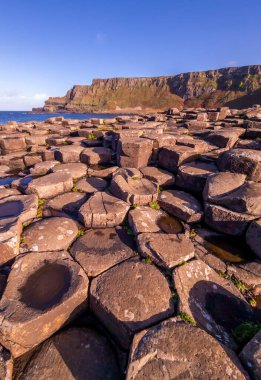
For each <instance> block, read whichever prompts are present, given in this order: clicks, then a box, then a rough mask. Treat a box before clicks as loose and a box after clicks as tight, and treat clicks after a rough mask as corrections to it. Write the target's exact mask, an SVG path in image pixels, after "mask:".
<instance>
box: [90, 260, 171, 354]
mask: <svg viewBox="0 0 261 380" xmlns="http://www.w3.org/2000/svg"><path fill="white" fill-rule="evenodd" d="M112 294H117V297H116V298H113V297H112ZM90 297H91V298H90V305H91V310H92V311H93V312H94V314H96V315H97V317H98V318H99V319H100V320H101V321H102V322H103V323H104V324H105V325H106V326H107V328H108V329H109V331H110V332H111V333H112V334H113V335H114V337H115V339H116V340H117V341H118V342H119V343H120V344H121V346H122V347H124V348H129V347H130V344H131V339H132V336H133V334H135V333H136V332H138V331H140V330H142V329H144V328H146V327H148V326H149V325H151V324H154V323H157V322H159V321H161V320H162V319H165V318H167V317H169V316H170V315H171V314H172V313H173V305H172V303H171V293H170V290H169V287H168V283H167V281H166V279H165V278H164V276H163V275H162V274H161V273H160V271H159V270H157V269H156V268H155V267H154V266H152V265H149V264H146V263H142V262H140V261H138V260H137V259H130V260H127V261H125V262H124V263H121V264H120V265H117V266H116V267H114V268H112V269H110V270H108V271H107V272H105V273H103V274H101V275H100V276H98V277H96V278H95V279H94V280H93V281H92V285H91V296H90Z"/></svg>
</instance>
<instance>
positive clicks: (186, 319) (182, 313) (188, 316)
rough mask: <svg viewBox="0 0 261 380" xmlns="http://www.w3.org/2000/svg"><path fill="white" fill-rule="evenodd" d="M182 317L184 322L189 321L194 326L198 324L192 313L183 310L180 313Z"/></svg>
mask: <svg viewBox="0 0 261 380" xmlns="http://www.w3.org/2000/svg"><path fill="white" fill-rule="evenodd" d="M179 316H180V318H181V319H182V321H184V322H187V323H189V324H190V325H192V326H195V325H196V321H195V320H194V318H193V317H191V315H189V314H187V313H184V312H181V313H180V314H179Z"/></svg>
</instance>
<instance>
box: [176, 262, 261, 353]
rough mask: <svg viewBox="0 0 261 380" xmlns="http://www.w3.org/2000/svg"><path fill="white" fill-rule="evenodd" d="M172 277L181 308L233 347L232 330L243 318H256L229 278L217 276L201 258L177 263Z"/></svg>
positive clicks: (204, 327)
mask: <svg viewBox="0 0 261 380" xmlns="http://www.w3.org/2000/svg"><path fill="white" fill-rule="evenodd" d="M173 280H174V283H175V287H176V289H177V292H178V295H179V299H180V310H181V311H182V312H183V313H186V314H188V315H190V316H191V317H192V318H193V319H194V320H195V322H196V324H197V325H198V326H200V327H201V328H203V329H205V330H206V331H207V332H208V333H209V334H211V335H213V336H214V337H215V338H216V339H218V340H219V341H220V342H221V343H223V344H224V345H226V346H228V347H230V348H231V349H235V348H236V344H235V342H234V340H233V338H232V334H231V332H232V330H233V329H234V328H235V327H236V326H238V325H240V324H241V323H243V322H244V321H245V320H248V321H253V320H255V318H256V316H255V314H254V312H253V309H252V308H251V307H250V306H249V305H248V304H247V302H246V301H245V300H244V298H243V296H242V295H241V293H240V292H239V290H238V289H237V288H236V287H235V286H234V285H233V284H232V282H230V281H228V280H225V279H224V278H222V277H220V276H219V275H218V274H217V273H216V272H215V271H214V270H213V269H211V268H210V267H209V266H208V265H206V264H205V263H203V261H201V260H192V261H190V262H189V263H187V264H185V265H183V266H181V267H177V268H176V269H175V270H174V274H173ZM228 305H229V307H228Z"/></svg>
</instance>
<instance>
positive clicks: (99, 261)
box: [70, 227, 134, 277]
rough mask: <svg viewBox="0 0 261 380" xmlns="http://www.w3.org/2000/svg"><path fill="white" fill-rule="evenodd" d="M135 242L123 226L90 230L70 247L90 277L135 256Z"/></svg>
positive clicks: (73, 255) (72, 253) (74, 256)
mask: <svg viewBox="0 0 261 380" xmlns="http://www.w3.org/2000/svg"><path fill="white" fill-rule="evenodd" d="M133 249H134V242H133V240H132V239H131V237H130V236H129V235H128V234H127V233H126V232H125V230H124V229H122V228H119V227H118V228H104V229H96V230H88V231H86V232H85V234H84V235H83V236H81V237H80V238H78V239H77V240H76V242H75V243H74V244H73V246H72V247H71V249H70V253H71V255H72V257H73V258H74V259H75V260H76V261H77V262H78V263H79V264H80V265H81V267H82V268H83V269H84V271H85V272H86V274H87V275H88V277H95V276H97V275H99V274H100V273H102V272H104V271H106V270H108V269H109V268H111V267H113V266H114V265H116V264H119V263H120V262H122V261H125V260H127V259H129V258H130V257H132V256H134V252H133Z"/></svg>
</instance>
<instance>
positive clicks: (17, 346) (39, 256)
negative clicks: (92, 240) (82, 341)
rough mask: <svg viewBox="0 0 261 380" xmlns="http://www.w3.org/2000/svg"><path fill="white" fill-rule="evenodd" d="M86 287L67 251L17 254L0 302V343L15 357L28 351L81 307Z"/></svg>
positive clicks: (85, 295) (82, 276) (85, 282)
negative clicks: (18, 255)
mask: <svg viewBox="0 0 261 380" xmlns="http://www.w3.org/2000/svg"><path fill="white" fill-rule="evenodd" d="M87 289H88V279H87V277H86V275H85V273H84V271H83V270H82V269H81V267H80V266H79V265H78V264H77V263H75V262H74V261H73V260H72V259H71V257H70V255H69V254H68V253H67V252H64V251H62V252H35V253H34V254H31V253H28V254H26V255H22V256H20V257H18V258H17V259H16V261H15V263H14V264H13V266H12V270H11V272H10V274H9V278H8V283H7V286H6V289H5V291H4V294H3V296H2V299H1V302H0V310H1V311H0V314H1V322H0V333H1V334H0V341H1V343H2V344H3V345H4V346H5V347H6V348H7V349H8V350H9V351H11V353H12V355H13V356H14V357H18V356H20V355H22V354H24V353H25V352H27V351H29V350H30V349H32V348H33V347H35V346H36V345H38V344H39V343H41V342H42V341H44V340H45V339H47V338H48V337H49V336H51V335H52V334H53V333H54V332H56V331H57V330H58V329H59V328H60V327H61V326H62V325H63V324H64V323H65V322H67V321H68V320H69V319H70V318H72V316H73V314H74V313H76V312H77V311H78V309H79V308H80V307H83V304H84V302H85V301H86V298H87ZM35 331H37V334H35Z"/></svg>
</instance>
